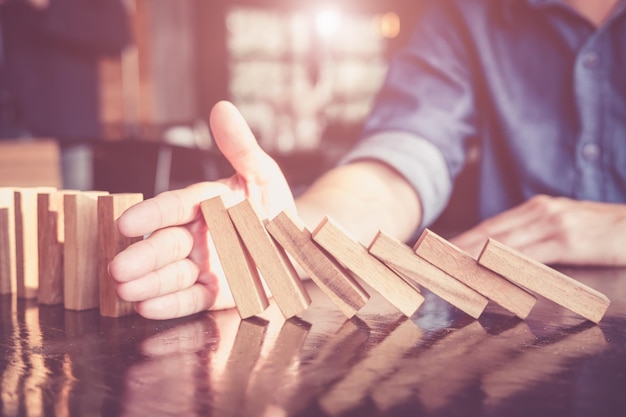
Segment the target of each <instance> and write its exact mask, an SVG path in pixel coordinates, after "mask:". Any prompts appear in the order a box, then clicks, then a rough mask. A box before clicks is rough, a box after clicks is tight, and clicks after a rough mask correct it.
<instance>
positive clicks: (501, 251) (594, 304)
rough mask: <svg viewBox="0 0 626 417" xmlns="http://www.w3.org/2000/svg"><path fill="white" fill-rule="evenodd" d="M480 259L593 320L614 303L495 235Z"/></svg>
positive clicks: (596, 319) (493, 269)
mask: <svg viewBox="0 0 626 417" xmlns="http://www.w3.org/2000/svg"><path fill="white" fill-rule="evenodd" d="M478 263H480V264H481V265H483V266H484V267H486V268H489V269H491V270H492V271H494V272H496V273H498V274H500V275H502V276H504V277H506V278H507V279H509V280H510V281H512V282H515V283H516V284H518V285H521V286H523V287H524V288H527V289H529V290H530V291H534V292H536V293H537V294H539V295H542V296H544V297H546V298H547V299H549V300H551V301H554V302H555V303H557V304H559V305H560V306H562V307H565V308H567V309H568V310H570V311H573V312H574V313H577V314H580V315H581V316H583V317H584V318H586V319H588V320H590V321H593V322H594V323H598V322H599V321H600V320H601V319H602V317H603V316H604V313H605V312H606V310H607V308H608V307H609V304H610V303H611V302H610V300H609V299H608V298H607V297H606V295H604V294H602V293H600V292H599V291H596V290H594V289H593V288H590V287H588V286H586V285H584V284H583V283H581V282H579V281H576V280H575V279H572V278H570V277H568V276H567V275H565V274H563V273H561V272H559V271H557V270H555V269H552V268H550V267H549V266H547V265H544V264H542V263H540V262H537V261H535V260H533V259H530V258H528V257H527V256H524V255H522V254H521V253H519V252H517V251H515V250H513V249H511V248H509V247H507V246H505V245H503V244H502V243H500V242H497V241H495V240H493V239H489V240H488V241H487V243H486V244H485V247H484V248H483V251H482V252H481V254H480V256H479V257H478Z"/></svg>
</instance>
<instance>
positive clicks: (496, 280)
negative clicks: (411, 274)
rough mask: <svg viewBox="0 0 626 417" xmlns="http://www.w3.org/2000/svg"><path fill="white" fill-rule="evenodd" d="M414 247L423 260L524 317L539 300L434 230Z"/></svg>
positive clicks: (424, 235)
mask: <svg viewBox="0 0 626 417" xmlns="http://www.w3.org/2000/svg"><path fill="white" fill-rule="evenodd" d="M413 249H414V250H415V253H416V254H417V255H419V256H420V257H422V258H423V259H424V260H426V261H428V262H430V263H431V264H433V265H434V266H436V267H437V268H439V269H441V270H442V271H444V272H446V273H448V274H449V275H452V276H453V277H454V278H456V279H458V280H459V281H461V282H462V283H463V284H465V285H467V286H468V287H470V288H473V289H474V290H476V291H477V292H479V293H480V294H482V295H484V296H485V297H487V298H488V299H490V300H492V301H493V302H495V303H496V304H498V305H500V306H501V307H503V308H504V309H506V310H508V311H510V312H511V313H513V314H515V315H516V316H517V317H519V318H521V319H525V318H526V317H528V314H529V313H530V311H531V310H532V308H533V307H534V305H535V303H536V302H537V299H536V298H535V297H534V296H533V295H532V294H530V293H528V292H527V291H524V290H523V289H521V288H520V287H518V286H517V285H514V284H512V283H511V282H509V281H507V280H506V279H504V278H503V277H501V276H500V275H498V274H496V273H494V272H492V271H490V270H489V269H486V268H483V267H482V266H480V265H479V264H478V263H477V262H476V260H475V259H474V258H472V256H470V255H469V254H467V253H466V252H464V251H462V250H461V249H459V248H457V247H456V246H454V245H453V244H452V243H450V242H448V241H446V240H445V239H443V238H442V237H440V236H438V235H437V234H436V233H434V232H432V231H431V230H428V229H426V230H424V232H423V233H422V235H421V236H420V237H419V239H418V240H417V242H416V243H415V246H414V247H413Z"/></svg>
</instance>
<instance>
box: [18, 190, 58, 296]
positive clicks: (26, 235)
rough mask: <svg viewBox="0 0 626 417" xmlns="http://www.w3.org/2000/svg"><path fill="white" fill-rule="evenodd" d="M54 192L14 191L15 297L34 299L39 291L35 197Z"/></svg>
mask: <svg viewBox="0 0 626 417" xmlns="http://www.w3.org/2000/svg"><path fill="white" fill-rule="evenodd" d="M55 190H56V189H55V188H51V187H32V188H16V189H15V193H14V198H15V260H16V281H17V296H18V297H20V298H37V292H38V288H39V244H38V239H39V237H38V221H37V195H38V194H39V193H50V192H53V191H55Z"/></svg>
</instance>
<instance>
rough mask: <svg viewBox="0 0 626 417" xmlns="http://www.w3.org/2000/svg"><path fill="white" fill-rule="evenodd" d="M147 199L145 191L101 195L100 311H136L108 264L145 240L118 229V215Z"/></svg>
mask: <svg viewBox="0 0 626 417" xmlns="http://www.w3.org/2000/svg"><path fill="white" fill-rule="evenodd" d="M142 200H143V195H142V194H141V193H122V194H110V195H101V196H99V197H98V248H99V250H100V256H99V258H100V259H99V262H98V278H99V279H98V281H99V288H98V290H99V292H100V297H99V299H100V315H101V316H105V317H122V316H127V315H129V314H132V313H133V311H134V308H133V303H129V302H127V301H123V300H122V299H120V298H119V296H118V295H117V292H116V290H115V287H116V285H115V282H114V281H113V279H111V277H110V276H109V272H108V265H109V263H110V262H111V261H112V260H113V258H114V257H115V255H117V254H118V253H119V252H121V251H122V250H124V249H125V248H127V247H128V246H130V245H131V244H133V243H134V242H137V241H139V240H141V238H128V237H125V236H122V235H121V234H120V232H119V231H118V230H117V224H116V222H117V219H118V218H119V217H120V216H121V215H122V213H123V212H124V211H125V210H126V209H127V208H129V207H130V206H133V205H135V204H137V203H139V202H141V201H142Z"/></svg>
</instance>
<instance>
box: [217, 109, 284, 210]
mask: <svg viewBox="0 0 626 417" xmlns="http://www.w3.org/2000/svg"><path fill="white" fill-rule="evenodd" d="M210 125H211V131H212V132H213V136H214V138H215V143H216V144H217V147H218V148H219V149H220V151H221V152H222V154H223V155H224V157H225V158H226V159H227V160H228V162H229V163H230V164H231V165H232V167H233V168H234V169H235V172H236V173H237V175H238V176H239V177H240V178H241V179H243V181H244V182H245V184H246V191H247V193H248V196H249V197H252V198H254V199H256V198H257V197H258V199H259V200H260V202H261V204H262V205H263V206H264V208H265V209H266V210H267V211H268V213H267V214H268V215H270V216H271V215H274V214H277V213H278V210H283V209H285V208H289V207H290V206H293V205H294V203H293V197H292V196H291V190H290V189H289V186H288V184H287V180H286V179H285V177H284V175H283V173H282V171H281V169H280V167H279V166H278V164H277V163H276V162H275V161H274V160H273V159H272V158H271V157H270V156H269V155H268V154H267V153H266V152H265V151H264V150H263V149H261V147H260V146H259V144H258V143H257V141H256V138H255V137H254V135H253V134H252V131H251V130H250V127H249V126H248V124H247V123H246V121H245V119H244V118H243V116H242V115H241V113H240V112H239V110H237V108H236V107H235V106H234V105H233V104H232V103H230V102H228V101H220V102H218V103H217V104H215V106H214V107H213V109H212V110H211V116H210Z"/></svg>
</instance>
